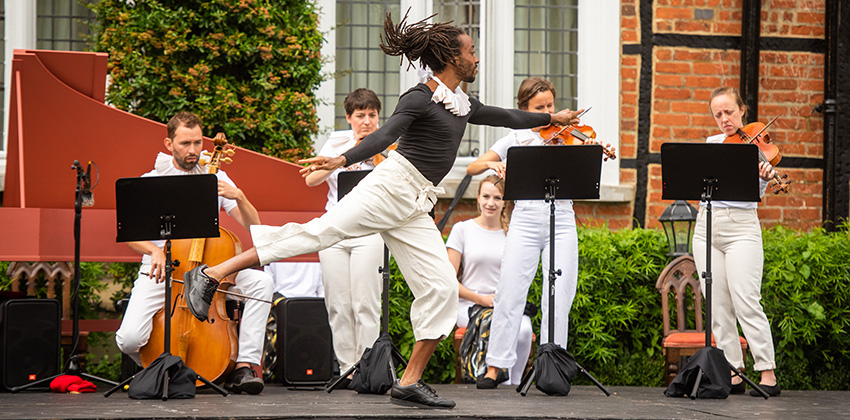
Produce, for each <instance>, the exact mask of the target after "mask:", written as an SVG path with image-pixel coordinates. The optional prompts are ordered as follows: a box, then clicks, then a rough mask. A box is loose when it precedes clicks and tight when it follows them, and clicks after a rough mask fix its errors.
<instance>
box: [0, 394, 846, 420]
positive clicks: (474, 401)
mask: <svg viewBox="0 0 850 420" xmlns="http://www.w3.org/2000/svg"><path fill="white" fill-rule="evenodd" d="M99 388H100V389H99V390H98V392H97V393H90V394H76V395H74V394H56V393H50V392H24V393H17V394H9V393H0V418H2V419H347V418H375V419H378V418H380V419H384V418H419V419H429V418H447V419H510V418H536V419H738V418H740V419H760V420H761V419H830V420H838V419H847V418H850V392H848V391H782V395H781V396H779V397H776V398H771V399H769V400H764V399H762V398H754V397H751V396H749V395H747V394H745V395H732V396H730V397H729V398H728V399H725V400H690V399H687V398H667V397H665V396H664V394H663V388H637V387H609V389H610V390H611V391H612V392H613V393H614V394H613V395H611V396H610V397H606V396H605V394H603V393H602V392H601V391H599V389H597V388H596V387H593V386H577V387H574V388H573V390H572V392H571V393H570V395H569V396H567V397H549V396H546V395H545V394H542V393H541V392H540V391H538V390H536V389H534V388H532V389H531V391H530V392H529V393H528V395H527V396H525V397H523V396H521V395H519V394H518V393H517V392H515V391H514V389H513V388H509V387H503V386H502V387H499V389H496V390H478V389H475V386H474V385H436V386H434V389H436V390H437V392H438V393H439V394H440V395H441V396H445V397H448V398H451V399H454V400H455V401H456V402H457V407H455V408H454V409H453V410H422V409H415V408H408V407H400V406H396V405H393V404H391V403H390V401H389V396H386V395H359V394H357V393H355V392H354V391H349V390H337V391H334V392H333V393H331V394H328V393H326V392H325V391H323V390H318V391H309V390H291V389H287V388H284V387H282V386H280V385H268V386H266V389H265V391H263V393H262V394H260V395H244V394H243V395H230V396H228V397H222V396H221V395H219V394H216V393H213V392H209V391H207V390H204V391H200V392H199V393H198V395H197V396H196V397H195V398H194V399H190V400H168V401H160V400H144V401H139V400H132V399H130V398H129V397H127V394H126V393H122V392H117V393H115V394H113V395H111V396H110V397H109V398H104V397H103V391H104V390H106V389H108V388H107V387H105V386H103V385H101V386H99Z"/></svg>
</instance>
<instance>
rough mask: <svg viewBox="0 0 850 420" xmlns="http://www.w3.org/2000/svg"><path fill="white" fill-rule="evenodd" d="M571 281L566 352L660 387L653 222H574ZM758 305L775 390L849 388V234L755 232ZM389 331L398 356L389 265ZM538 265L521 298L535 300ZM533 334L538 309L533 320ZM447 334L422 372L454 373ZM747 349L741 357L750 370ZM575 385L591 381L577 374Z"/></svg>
mask: <svg viewBox="0 0 850 420" xmlns="http://www.w3.org/2000/svg"><path fill="white" fill-rule="evenodd" d="M578 235H579V281H578V291H577V294H576V299H575V301H574V303H573V307H572V311H571V312H570V334H569V344H568V350H569V351H570V352H571V353H573V354H574V355H575V357H576V359H577V360H578V361H579V363H581V364H582V366H584V367H585V368H586V369H587V370H589V371H590V372H591V373H593V375H594V376H596V378H597V379H599V380H600V381H601V382H602V383H603V384H605V385H612V386H614V385H629V386H664V378H663V376H664V361H663V356H662V351H661V338H662V322H661V305H660V302H661V297H660V295H659V294H658V291H657V290H656V289H655V282H656V281H657V279H658V275H659V274H660V273H661V271H662V270H663V268H664V267H665V265H666V264H667V263H668V262H669V261H670V259H669V258H668V257H667V244H666V239H665V237H664V234H663V233H662V232H661V231H659V230H651V229H632V230H619V231H615V232H612V231H609V230H607V229H603V228H588V229H584V228H583V229H579V231H578ZM764 242H765V277H764V283H763V287H762V291H763V292H762V295H763V298H762V303H763V306H764V307H765V312H766V313H767V316H768V319H769V320H770V322H771V331H772V332H773V337H774V342H775V343H776V344H775V348H776V362H777V376H778V378H779V381H780V383H781V385H782V387H783V388H784V389H823V390H848V389H850V385H848V384H850V361H848V348H850V336H848V334H847V326H848V322H850V321H848V320H850V313H848V312H850V309H848V305H847V300H848V297H850V263H848V261H850V237H848V235H847V233H846V231H844V232H839V233H826V232H824V231H822V230H815V231H812V232H805V233H801V232H797V231H791V230H787V229H783V228H781V227H777V228H773V229H767V230H765V231H764ZM392 268H393V275H392V278H391V290H392V291H391V295H390V308H391V319H390V333H391V334H392V336H393V339H394V341H395V343H396V345H397V347H398V348H399V349H400V350H401V352H402V354H404V355H405V356H409V355H410V351H411V349H412V345H413V333H412V330H411V327H410V321H409V315H408V314H409V311H410V302H411V299H412V296H411V295H410V292H409V290H408V289H407V286H406V285H405V284H404V279H403V278H402V277H401V274H400V273H399V272H398V270H397V267H395V265H394V263H393V264H392ZM541 287H542V281H541V273H540V272H539V271H538V274H537V276H536V277H535V279H534V282H533V283H532V286H531V289H530V291H529V300H530V301H532V302H535V303H537V304H539V299H540V289H541ZM532 325H533V326H534V330H535V333H536V334H537V336H538V337H539V336H540V335H539V325H540V314H538V315H537V316H536V317H535V319H533V320H532ZM455 357H456V356H455V354H454V350H453V349H452V346H451V341H450V339H447V340H444V341H443V342H442V343H440V346H439V347H438V348H437V351H436V353H435V355H434V357H432V359H431V361H430V363H429V365H428V368H427V369H426V371H425V374H424V379H425V380H426V381H428V382H432V383H440V382H442V383H448V382H452V381H453V380H454V372H455ZM752 363H753V362H752V357H751V356H750V358H749V360H748V362H747V365H748V367H749V369H750V372H749V373H750V376H751V377H752V378H753V379H755V380H758V375H755V374H753V372H752V369H751V368H752ZM578 383H581V384H590V382H589V381H588V380H587V379H585V378H584V377H583V376H581V375H580V376H579V378H578Z"/></svg>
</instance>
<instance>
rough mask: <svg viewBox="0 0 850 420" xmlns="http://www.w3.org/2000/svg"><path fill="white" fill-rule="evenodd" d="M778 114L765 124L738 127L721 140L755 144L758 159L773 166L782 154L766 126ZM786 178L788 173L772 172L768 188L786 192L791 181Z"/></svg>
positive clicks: (777, 191)
mask: <svg viewBox="0 0 850 420" xmlns="http://www.w3.org/2000/svg"><path fill="white" fill-rule="evenodd" d="M780 115H781V114H780ZM780 115H777V116H776V117H774V118H773V119H772V120H770V122H768V123H767V124H762V123H760V122H758V121H756V122H752V123H749V124H747V125H745V126H743V127H741V128H739V129H738V130H737V131H736V132H735V133H734V134H732V135H731V136H726V139H725V140H723V142H724V143H743V144H755V145H756V146H758V149H759V161H760V162H767V163H769V164H770V165H771V166H774V167H775V166H776V164H778V163H779V161H780V160H782V154H781V153H779V148H778V147H776V145H775V144H773V143H771V141H772V139H771V137H770V134H769V133H768V132H767V127H770V125H771V124H773V122H774V121H776V119H777V118H779V116H780ZM787 179H788V174H783V175H782V176H779V173H778V172H774V175H773V184H770V188H775V190H774V191H773V193H774V194H779V192H784V193H787V192H788V185H790V184H791V181H789V180H787Z"/></svg>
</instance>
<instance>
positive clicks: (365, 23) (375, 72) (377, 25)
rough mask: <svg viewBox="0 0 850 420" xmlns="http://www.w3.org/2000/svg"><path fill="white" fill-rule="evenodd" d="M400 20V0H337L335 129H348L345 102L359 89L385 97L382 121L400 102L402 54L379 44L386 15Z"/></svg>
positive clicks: (383, 99) (382, 103)
mask: <svg viewBox="0 0 850 420" xmlns="http://www.w3.org/2000/svg"><path fill="white" fill-rule="evenodd" d="M387 12H389V13H392V16H393V19H394V20H395V21H398V19H400V14H399V13H400V12H399V0H337V6H336V22H337V26H338V27H337V30H336V60H335V62H336V71H337V76H338V77H337V79H336V94H335V102H336V103H335V109H336V113H335V116H336V118H335V122H334V129H336V130H347V129H349V126H348V123H346V122H345V109H344V108H343V105H342V103H343V101H344V100H345V97H346V95H348V94H349V93H350V92H351V91H353V90H354V89H357V88H361V87H365V88H369V89H372V90H373V91H375V93H376V94H377V95H378V98H379V99H380V100H381V115H380V117H381V121H382V122H383V120H385V119H386V118H388V117H389V116H390V115H391V114H392V112H393V109H395V105H396V104H397V103H398V96H399V95H400V93H399V86H398V84H399V79H398V72H399V67H398V57H390V56H388V55H386V54H384V52H383V51H381V48H380V47H379V46H378V45H379V43H380V39H379V38H378V36H379V34H381V33H382V31H383V29H384V17H385V16H386V14H387Z"/></svg>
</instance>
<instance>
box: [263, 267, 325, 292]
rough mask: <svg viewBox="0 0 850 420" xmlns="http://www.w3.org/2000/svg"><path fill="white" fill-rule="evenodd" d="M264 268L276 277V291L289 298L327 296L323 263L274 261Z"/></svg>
mask: <svg viewBox="0 0 850 420" xmlns="http://www.w3.org/2000/svg"><path fill="white" fill-rule="evenodd" d="M264 270H265V272H266V273H268V274H269V275H271V276H272V278H273V279H274V291H275V292H278V293H280V294H282V295H284V296H286V297H288V298H291V297H325V289H324V286H323V285H322V265H321V264H319V263H317V262H274V263H271V264H269V265H267V266H266V267H265V268H264Z"/></svg>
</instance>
